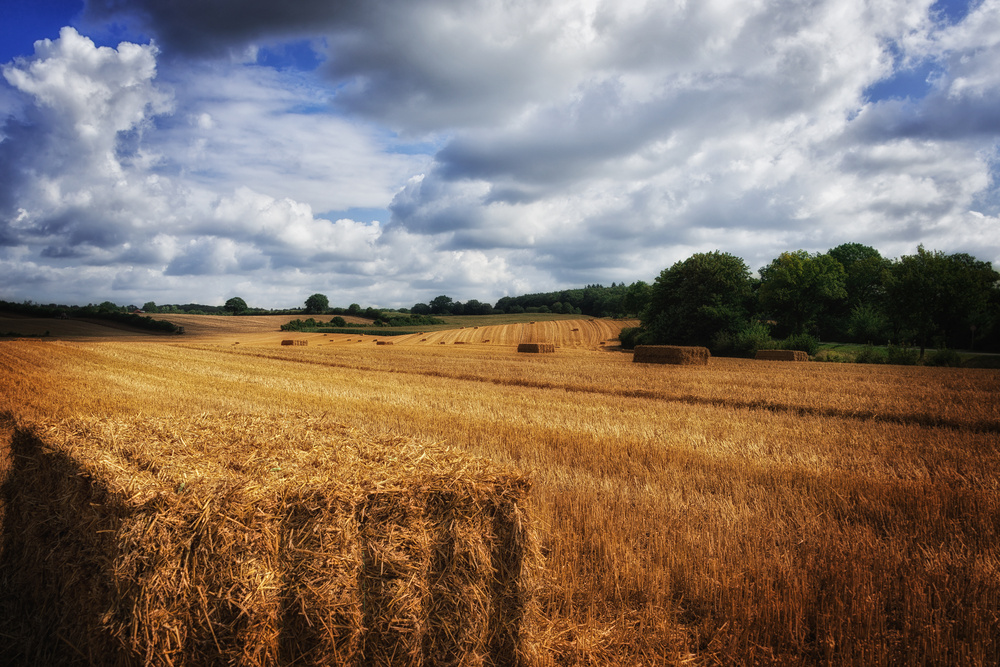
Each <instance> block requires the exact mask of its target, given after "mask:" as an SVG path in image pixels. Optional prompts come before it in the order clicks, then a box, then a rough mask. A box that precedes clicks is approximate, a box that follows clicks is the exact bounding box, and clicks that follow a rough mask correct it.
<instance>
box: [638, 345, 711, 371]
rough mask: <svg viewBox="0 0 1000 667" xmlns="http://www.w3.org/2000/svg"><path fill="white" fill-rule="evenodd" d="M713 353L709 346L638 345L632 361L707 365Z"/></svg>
mask: <svg viewBox="0 0 1000 667" xmlns="http://www.w3.org/2000/svg"><path fill="white" fill-rule="evenodd" d="M710 356H711V354H710V353H709V351H708V348H707V347H683V346H680V345H636V346H635V354H634V356H633V357H632V361H633V362H635V363H641V364H674V365H678V366H705V365H707V364H708V358H709V357H710Z"/></svg>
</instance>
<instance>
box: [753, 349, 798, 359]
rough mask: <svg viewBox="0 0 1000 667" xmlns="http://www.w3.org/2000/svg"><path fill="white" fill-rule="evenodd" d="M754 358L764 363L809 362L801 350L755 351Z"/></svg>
mask: <svg viewBox="0 0 1000 667" xmlns="http://www.w3.org/2000/svg"><path fill="white" fill-rule="evenodd" d="M754 358H755V359H763V360H765V361H809V353H808V352H803V351H802V350H757V355H756V356H755V357H754Z"/></svg>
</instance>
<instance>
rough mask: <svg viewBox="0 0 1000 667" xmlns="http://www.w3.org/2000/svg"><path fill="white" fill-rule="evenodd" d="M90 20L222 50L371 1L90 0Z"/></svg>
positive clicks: (342, 19)
mask: <svg viewBox="0 0 1000 667" xmlns="http://www.w3.org/2000/svg"><path fill="white" fill-rule="evenodd" d="M86 1H87V6H86V10H85V12H84V19H85V21H87V22H90V23H95V24H103V23H105V22H119V23H122V22H125V23H132V24H133V25H132V27H133V29H134V30H137V31H141V32H146V33H147V34H150V35H152V36H155V37H156V39H157V40H158V41H159V42H162V44H163V46H164V47H165V48H166V49H167V50H168V51H169V52H171V53H180V54H186V55H191V56H203V55H223V54H225V53H226V52H227V51H228V50H230V49H241V48H243V47H245V46H246V45H247V44H248V43H250V42H253V41H255V40H259V39H261V38H269V39H276V38H280V37H287V36H294V35H298V34H302V35H316V34H319V33H320V32H321V31H322V30H325V29H328V28H330V27H332V26H336V25H338V24H342V23H348V22H353V21H356V20H357V18H358V16H359V15H360V14H361V13H362V10H363V9H364V8H365V7H368V8H371V7H374V6H375V5H378V4H380V3H379V2H378V0H374V1H372V2H360V1H358V2H355V1H348V2H339V1H332V2H331V1H330V0H294V1H293V2H275V1H274V0H170V2H163V1H162V0H86Z"/></svg>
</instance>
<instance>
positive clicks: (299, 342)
mask: <svg viewBox="0 0 1000 667" xmlns="http://www.w3.org/2000/svg"><path fill="white" fill-rule="evenodd" d="M281 344H282V345H308V344H309V341H307V340H283V341H281Z"/></svg>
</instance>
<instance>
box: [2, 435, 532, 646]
mask: <svg viewBox="0 0 1000 667" xmlns="http://www.w3.org/2000/svg"><path fill="white" fill-rule="evenodd" d="M199 419H200V421H199V422H198V423H196V424H193V425H183V426H180V425H173V424H170V423H169V422H168V420H159V421H157V423H155V424H150V423H148V422H152V421H155V420H144V421H145V422H146V423H142V424H137V423H115V424H111V425H109V424H107V423H86V424H84V425H82V426H80V425H79V424H69V425H67V424H63V423H59V424H48V425H46V426H32V427H30V428H20V427H19V428H16V429H13V430H12V431H11V433H12V435H11V436H10V440H11V442H12V444H11V449H12V450H13V454H14V456H12V457H10V460H11V461H13V462H14V464H13V468H12V469H11V470H10V471H8V474H7V476H6V479H5V480H4V484H3V496H2V502H0V508H5V509H6V510H7V516H6V517H4V518H5V523H4V532H3V543H2V548H0V573H2V574H3V576H4V577H5V578H7V579H9V580H10V583H11V584H12V586H11V587H10V588H11V591H10V593H11V595H12V597H11V598H10V599H11V600H14V603H13V607H12V606H11V604H5V605H4V606H0V612H2V611H8V609H12V610H13V611H15V612H17V617H18V618H19V619H22V623H23V624H25V627H24V628H22V630H23V632H20V633H8V634H5V639H4V641H6V637H13V638H14V639H12V640H11V641H10V642H9V644H11V649H12V650H11V651H7V652H5V654H6V655H7V656H13V657H12V659H15V661H16V659H17V658H19V657H20V658H23V661H24V662H26V663H30V664H53V665H60V664H75V663H77V662H79V661H80V660H81V656H83V657H86V659H85V660H84V661H85V662H86V661H87V660H89V661H90V662H95V661H96V662H99V663H100V664H122V665H133V664H134V665H139V664H142V665H180V664H233V665H251V666H258V665H259V666H263V665H273V664H296V665H298V664H302V665H329V664H358V665H361V664H365V665H367V664H389V663H391V664H400V665H432V664H483V665H508V664H509V665H527V664H531V663H532V662H533V658H532V656H534V655H535V654H536V647H535V645H534V644H535V642H536V641H537V640H536V638H535V637H534V635H533V627H534V625H533V623H534V620H533V619H535V618H536V614H537V603H536V602H535V600H534V590H535V586H536V585H537V584H536V579H535V576H536V574H537V569H538V567H540V562H541V561H540V556H539V555H538V549H537V542H536V541H535V537H534V533H533V531H532V523H531V520H530V515H529V513H528V509H527V505H526V504H527V499H528V491H529V485H528V482H527V481H526V480H524V479H523V478H522V477H520V476H519V475H516V474H513V473H509V472H506V471H503V470H502V469H500V468H497V467H494V466H493V465H492V464H490V463H489V462H485V461H483V462H479V461H476V460H470V458H469V457H468V456H467V455H465V454H462V453H460V452H457V451H455V450H451V449H448V448H445V447H443V446H442V445H440V444H436V443H432V444H428V443H426V442H418V441H415V440H409V439H404V438H400V437H398V436H395V437H390V436H371V438H372V439H370V440H368V441H365V440H363V439H362V440H358V439H357V438H358V436H357V434H356V433H354V432H351V431H350V430H349V429H346V427H339V428H338V427H337V426H336V425H333V426H330V425H322V424H321V425H318V426H316V425H310V424H303V425H291V424H287V425H286V424H285V423H284V422H282V423H281V424H279V426H277V427H276V426H275V425H274V424H273V423H269V422H268V421H267V418H256V417H250V416H247V417H245V418H244V421H246V423H245V424H244V423H239V424H232V423H220V424H218V425H217V426H216V425H215V424H214V423H213V419H212V418H211V417H202V418H199ZM226 419H231V418H230V417H227V418H226ZM219 421H221V420H219ZM274 421H278V420H274ZM275 428H285V429H288V430H289V434H288V436H289V439H290V440H292V441H293V444H290V445H288V446H286V447H285V448H284V449H281V450H279V451H271V452H265V453H264V454H263V455H258V457H257V459H256V461H257V464H256V467H253V466H250V467H245V466H242V465H237V466H235V467H234V466H233V465H232V464H231V463H228V461H236V460H248V459H246V458H243V457H238V458H235V459H226V458H223V459H216V458H213V456H217V455H216V454H211V453H214V452H223V451H226V449H227V448H226V447H225V444H226V442H227V441H231V442H230V445H231V447H230V451H232V449H233V448H235V447H237V446H244V445H245V446H246V447H248V448H249V449H248V451H250V450H252V451H257V452H260V451H261V450H262V448H263V445H262V444H261V443H271V444H272V445H273V442H274V438H273V433H274V432H275ZM219 433H222V434H223V435H222V436H221V437H220V436H219V435H218V434H219ZM247 433H271V434H272V435H271V437H270V439H269V438H268V437H267V436H266V435H261V436H260V441H259V442H257V441H253V440H252V438H253V437H255V436H251V440H250V441H249V442H245V441H243V440H240V439H241V438H245V437H246V436H245V435H243V434H247ZM199 434H201V436H202V437H203V438H207V439H208V440H210V442H202V443H198V442H196V441H197V438H198V437H199ZM365 437H368V436H365ZM379 438H382V439H384V440H386V441H385V442H382V441H381V440H379ZM389 440H391V442H390V441H389ZM237 443H239V444H237ZM310 447H311V449H310ZM185 448H186V449H185ZM386 452H392V457H391V458H390V457H387V456H386ZM249 460H251V461H253V460H255V459H254V458H253V457H250V459H249ZM387 460H388V461H390V462H389V463H387ZM272 461H280V464H275V463H273V462H272ZM247 465H249V464H247ZM0 472H2V471H0ZM8 602H9V600H8ZM0 632H5V633H7V632H8V629H7V627H6V626H0Z"/></svg>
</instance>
